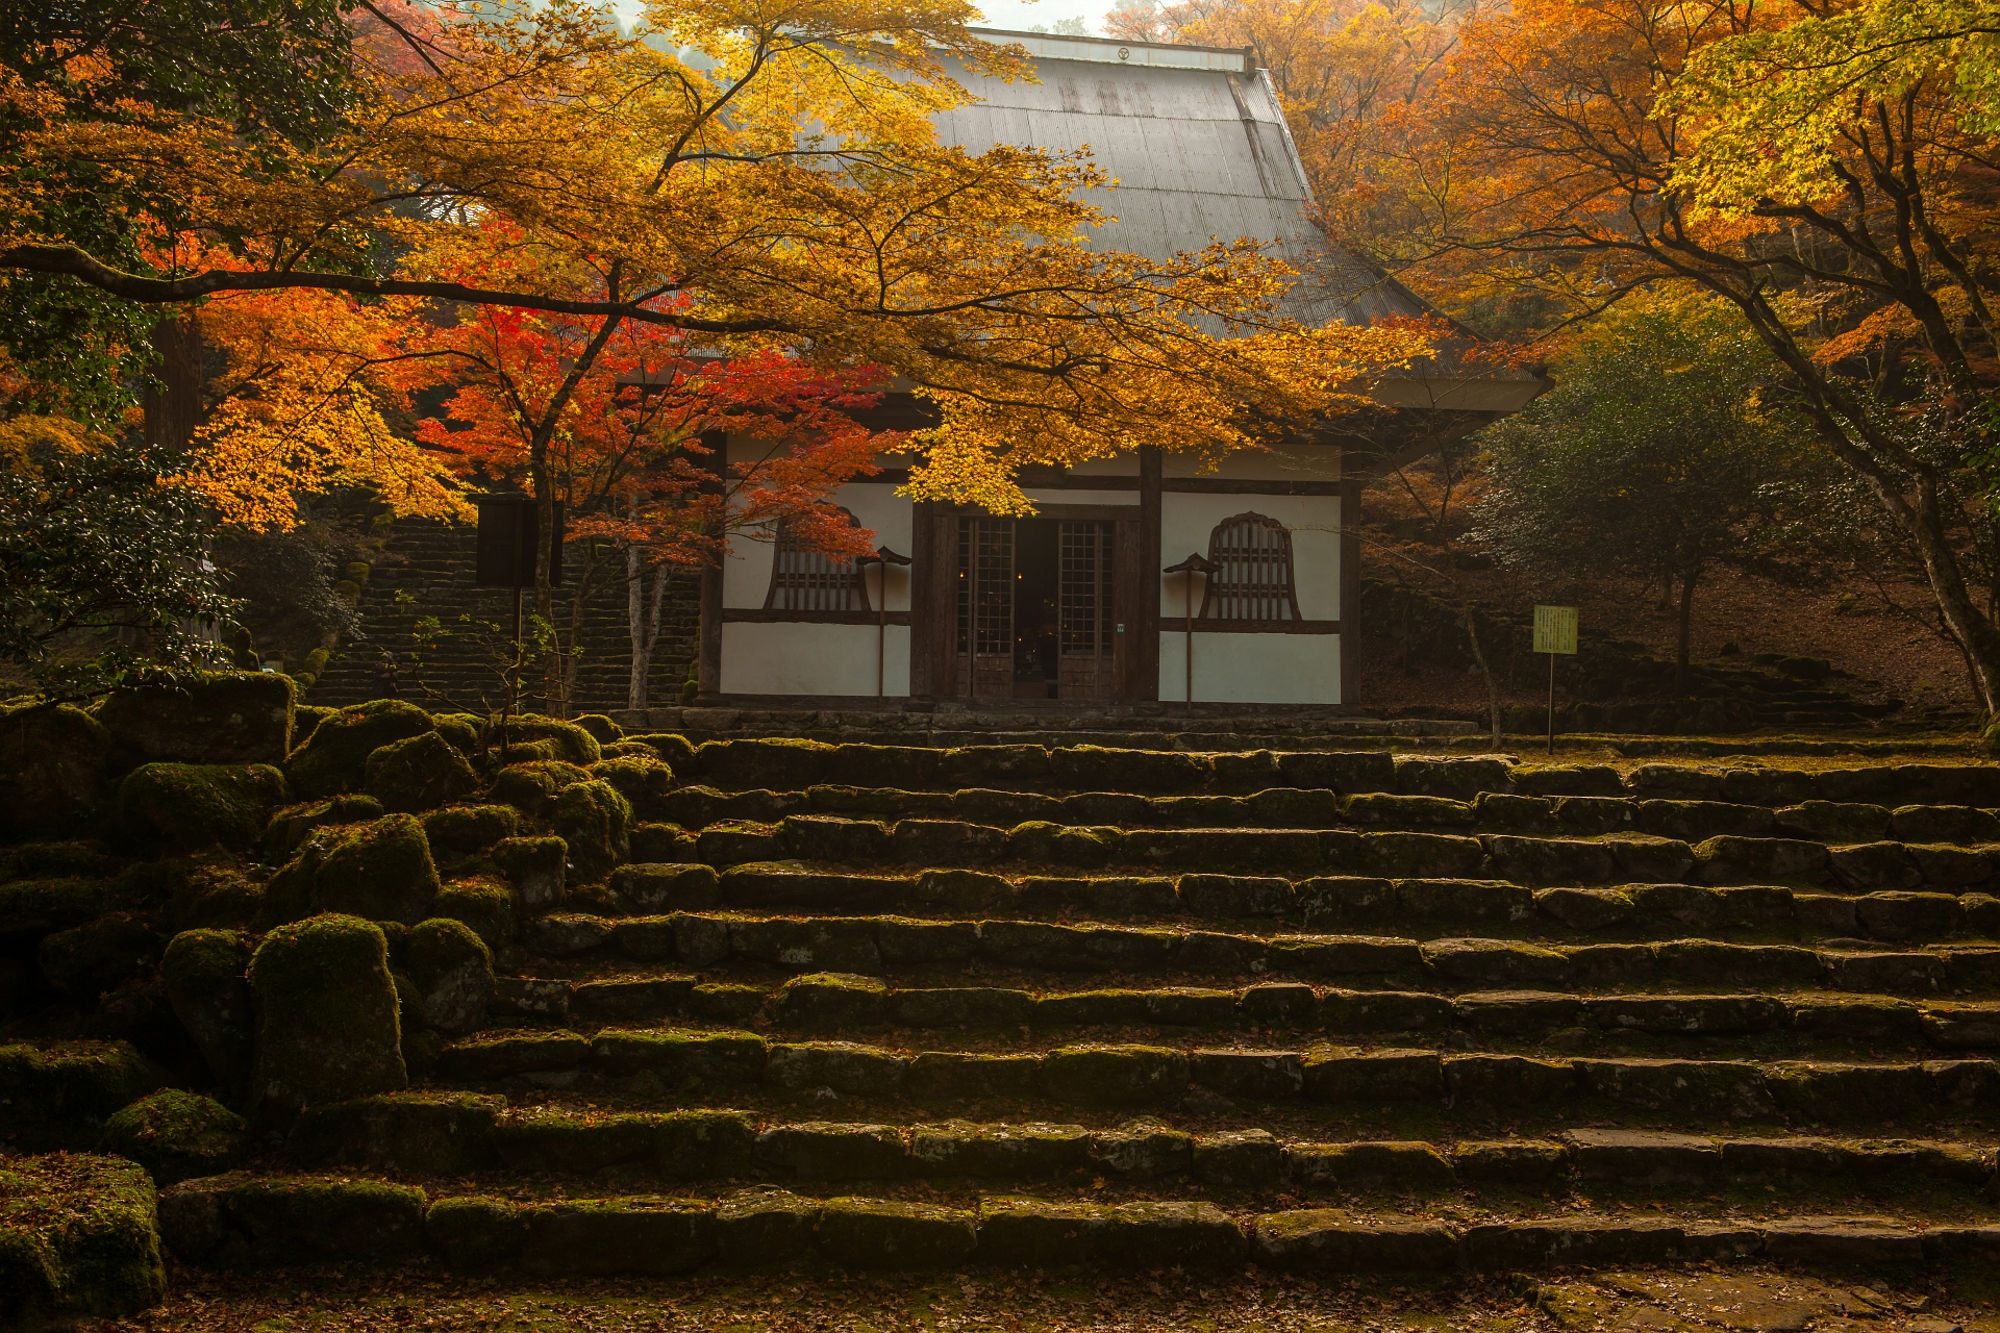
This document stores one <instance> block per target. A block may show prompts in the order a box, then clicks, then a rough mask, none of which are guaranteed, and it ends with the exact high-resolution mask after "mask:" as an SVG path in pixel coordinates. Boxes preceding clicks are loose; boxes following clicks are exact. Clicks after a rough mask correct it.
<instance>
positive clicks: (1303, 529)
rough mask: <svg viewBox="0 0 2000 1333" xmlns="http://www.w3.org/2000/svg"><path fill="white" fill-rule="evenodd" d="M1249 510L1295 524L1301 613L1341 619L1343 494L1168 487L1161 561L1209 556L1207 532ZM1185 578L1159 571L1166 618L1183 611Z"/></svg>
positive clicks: (1296, 586)
mask: <svg viewBox="0 0 2000 1333" xmlns="http://www.w3.org/2000/svg"><path fill="white" fill-rule="evenodd" d="M1245 513H1257V514H1264V515H1266V516H1268V517H1270V518H1274V519H1276V520H1278V522H1280V523H1283V524H1284V525H1285V526H1286V527H1287V528H1289V529H1291V533H1292V586H1293V588H1294V589H1295V590H1296V591H1297V593H1298V598H1299V614H1300V615H1301V616H1303V617H1304V618H1305V619H1307V620H1338V619H1340V618H1341V607H1340V497H1339V496H1337V495H1202V494H1194V493H1186V492H1179V491H1168V492H1167V493H1166V494H1165V495H1163V496H1161V497H1160V563H1161V564H1162V565H1174V564H1179V563H1180V562H1181V561H1182V560H1184V559H1186V558H1187V555H1188V553H1189V552H1190V551H1192V552H1196V553H1198V554H1201V555H1204V556H1205V555H1207V554H1208V537H1209V534H1210V533H1211V532H1213V531H1215V525H1216V524H1218V523H1220V522H1221V521H1222V520H1223V519H1225V518H1230V517H1233V516H1234V515H1237V514H1245ZM1186 583H1187V579H1186V577H1185V576H1184V575H1180V574H1172V575H1168V574H1162V575H1161V576H1160V619H1161V621H1162V622H1163V623H1164V622H1166V621H1169V620H1178V619H1180V617H1181V616H1182V614H1183V611H1182V606H1181V598H1182V591H1181V590H1182V589H1183V588H1184V587H1185V586H1186ZM1195 585H1196V592H1195V602H1194V609H1195V614H1197V615H1199V614H1201V590H1200V585H1201V579H1200V578H1199V577H1197V578H1196V579H1195ZM1259 637H1266V638H1269V637H1276V636H1271V635H1264V636H1259ZM1294 637H1296V636H1294ZM1321 637H1326V636H1321Z"/></svg>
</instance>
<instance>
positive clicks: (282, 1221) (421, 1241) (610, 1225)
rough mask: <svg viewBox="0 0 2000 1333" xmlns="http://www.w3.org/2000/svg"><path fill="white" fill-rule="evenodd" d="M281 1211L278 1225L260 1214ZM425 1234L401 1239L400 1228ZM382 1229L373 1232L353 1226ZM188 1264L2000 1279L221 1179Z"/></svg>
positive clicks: (1843, 1250) (1606, 1225)
mask: <svg viewBox="0 0 2000 1333" xmlns="http://www.w3.org/2000/svg"><path fill="white" fill-rule="evenodd" d="M274 1200H282V1201H285V1203H286V1204H287V1205H288V1206H284V1207H279V1208H273V1207H272V1206H271V1203H272V1201H274ZM413 1209H415V1210H417V1212H418V1213H419V1215H420V1217H421V1226H420V1230H419V1231H418V1232H417V1233H416V1234H414V1235H413V1234H412V1232H411V1228H410V1216H411V1212H412V1210H413ZM363 1219H365V1220H367V1221H372V1222H374V1223H376V1224H377V1225H378V1226H379V1228H380V1229H379V1230H377V1231H375V1232H372V1233H371V1232H368V1231H366V1230H365V1229H363V1228H360V1227H357V1226H356V1225H354V1224H355V1222H356V1221H359V1220H363ZM161 1229H162V1232H163V1234H164V1236H165V1238H166V1240H167V1243H168V1244H169V1245H170V1246H171V1247H172V1248H173V1250H174V1251H175V1253H176V1254H177V1255H178V1256H179V1257H181V1258H182V1259H183V1260H184V1261H186V1262H190V1263H196V1264H211V1265H214V1264H221V1265H230V1266H254V1265H259V1264H268V1263H273V1262H279V1263H282V1262H287V1261H288V1260H287V1259H286V1258H285V1257H284V1256H287V1255H290V1256H294V1257H295V1256H298V1255H312V1256H316V1257H324V1258H328V1259H334V1260H344V1261H349V1262H355V1261H363V1262H371V1261H380V1260H381V1259H383V1258H384V1257H385V1253H384V1252H385V1247H386V1246H388V1245H394V1246H396V1247H398V1249H399V1251H400V1254H399V1257H400V1258H402V1259H404V1260H407V1259H408V1258H410V1257H413V1256H415V1255H417V1254H419V1253H426V1254H428V1255H431V1256H435V1257H436V1258H437V1259H438V1260H439V1261H441V1262H443V1263H444V1264H446V1265H448V1266H450V1267H453V1268H458V1269H464V1270H471V1271H506V1270H517V1269H520V1268H523V1267H535V1268H538V1269H542V1268H546V1269H549V1270H551V1271H553V1270H556V1269H559V1268H561V1266H562V1265H563V1264H565V1263H572V1262H573V1263H574V1264H575V1265H576V1268H575V1270H574V1271H582V1272H588V1273H592V1274H596V1275H611V1274H614V1273H615V1274H632V1275H642V1276H643V1275H662V1274H671V1273H680V1272H688V1271H693V1270H697V1269H703V1268H709V1267H721V1266H724V1265H732V1266H754V1267H770V1266H778V1265H787V1264H794V1263H801V1262H811V1261H830V1262H832V1263H834V1264H837V1265H840V1266H843V1267H848V1268H855V1269H888V1270H895V1269H906V1270H907V1269H936V1268H957V1267H961V1266H968V1265H975V1264H977V1265H984V1266H1022V1265H1027V1266H1039V1265H1043V1264H1047V1263H1051V1262H1058V1261H1059V1262H1064V1263H1069V1264H1079V1265H1089V1266H1106V1267H1115V1268H1118V1269H1121V1270H1132V1269H1148V1268H1167V1267H1189V1266H1198V1267H1202V1268H1208V1269H1211V1270H1220V1271H1227V1270H1232V1269H1238V1268H1241V1267H1243V1266H1244V1265H1246V1264H1255V1265H1258V1266H1261V1267H1266V1268H1272V1269H1277V1270H1286V1271H1319V1272H1376V1271H1382V1270H1389V1271H1419V1272H1432V1273H1439V1274H1449V1273H1454V1272H1461V1271H1501V1270H1510V1269H1514V1270H1518V1269H1528V1270H1539V1269H1546V1268H1552V1267H1584V1268H1599V1267H1615V1268H1650V1267H1659V1266H1663V1265H1674V1264H1688V1263H1730V1262H1744V1261H1752V1260H1754V1261H1760V1262H1777V1263H1785V1264H1797V1265H1800V1266H1803V1267H1833V1268H1852V1267H1867V1268H1884V1267H1902V1268H1910V1269H1915V1268H1922V1267H1931V1268H1937V1269H1949V1268H1965V1269H1974V1270H1976V1268H1977V1267H1978V1266H1980V1265H1991V1264H1993V1263H1995V1262H2000V1228H1996V1227H1990V1226H1940V1227H1932V1228H1928V1229H1924V1230H1918V1229H1916V1228H1914V1227H1910V1226H1908V1225H1904V1224H1900V1223H1896V1222H1891V1221H1886V1220H1883V1219H1879V1218H1869V1217H1856V1218H1789V1217H1783V1216H1780V1217H1776V1218H1767V1219H1759V1220H1751V1219H1743V1220H1736V1219H1731V1220H1726V1221H1713V1222H1711V1221H1706V1220H1702V1219H1699V1218H1694V1219H1684V1218H1677V1217H1671V1216H1661V1215H1638V1216H1631V1215H1616V1216H1604V1215H1597V1214H1588V1213H1585V1214H1575V1213H1569V1214H1562V1215H1556V1216H1535V1215H1532V1214H1531V1215H1528V1216H1522V1217H1500V1218H1495V1219H1494V1220H1490V1221H1484V1222H1477V1223H1470V1224H1452V1223H1445V1222H1431V1221H1419V1220H1414V1219H1411V1218H1408V1217H1401V1216H1394V1215H1391V1216H1387V1217H1376V1216H1373V1215H1370V1214H1366V1213H1356V1212H1350V1211H1346V1210H1327V1209H1294V1210H1287V1211H1282V1212H1274V1213H1264V1214H1248V1213H1232V1212H1228V1211H1225V1210H1223V1209H1221V1208H1218V1207H1217V1206H1215V1205H1214V1204H1211V1203H1204V1202H1196V1201H1179V1200H1169V1201H1158V1202H1134V1203H1123V1204H1109V1205H1097V1204H1083V1203H1075V1202H1069V1201H1048V1200H1040V1199H1033V1198H1021V1197H1018V1196H999V1197H992V1198H988V1199H985V1200H983V1201H982V1202H981V1204H980V1206H979V1207H978V1208H977V1209H971V1208H943V1207H938V1206H935V1205H932V1204H928V1203H922V1202H916V1201H913V1200H908V1199H901V1198H852V1197H840V1198H828V1199H821V1198H811V1197H801V1196H797V1195H791V1194H786V1193H783V1192H781V1191H768V1190H757V1191H750V1192H746V1193H743V1194H738V1195H733V1196H729V1197H727V1198H724V1199H719V1200H718V1199H703V1198H674V1197H661V1196H655V1195H640V1196H630V1197H620V1198H607V1199H563V1200H519V1201H517V1200H511V1199H505V1198H498V1197H492V1196H480V1195H440V1196H438V1197H435V1198H426V1196H425V1195H424V1194H423V1193H422V1192H420V1191H418V1190H416V1189H413V1188H410V1187H403V1186H396V1185H391V1184H389V1183H387V1182H382V1181H372V1180H354V1179H348V1180H338V1181H336V1180H326V1181H304V1180H294V1179H290V1178H282V1177H279V1178H268V1177H267V1178H229V1177H219V1178H211V1179H205V1180H196V1181H189V1182H186V1183H185V1184H182V1185H179V1186H176V1187H174V1188H173V1189H172V1190H170V1191H168V1192H167V1193H166V1194H165V1195H163V1197H162V1199H161Z"/></svg>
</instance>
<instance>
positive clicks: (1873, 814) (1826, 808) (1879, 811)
mask: <svg viewBox="0 0 2000 1333" xmlns="http://www.w3.org/2000/svg"><path fill="white" fill-rule="evenodd" d="M1774 815H1775V821H1776V828H1777V831H1778V833H1779V834H1780V835H1781V836H1783V837H1787V838H1806V839H1809V840H1811V841H1813V842H1828V843H1870V842H1881V841H1884V840H1885V839H1887V838H1888V836H1889V812H1888V811H1887V810H1886V809H1884V808H1883V807H1882V806H1879V805H1870V804H1868V803H1866V802H1863V801H1801V802H1799V803H1798V804H1797V805H1788V806H1785V807H1784V808H1783V809H1781V810H1778V811H1775V812H1774Z"/></svg>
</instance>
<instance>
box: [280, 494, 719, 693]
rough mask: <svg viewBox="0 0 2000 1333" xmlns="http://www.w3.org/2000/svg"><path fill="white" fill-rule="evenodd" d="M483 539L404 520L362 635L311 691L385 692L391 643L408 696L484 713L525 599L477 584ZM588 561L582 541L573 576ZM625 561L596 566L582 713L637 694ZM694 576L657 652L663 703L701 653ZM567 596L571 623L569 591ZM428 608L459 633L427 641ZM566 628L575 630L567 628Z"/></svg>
mask: <svg viewBox="0 0 2000 1333" xmlns="http://www.w3.org/2000/svg"><path fill="white" fill-rule="evenodd" d="M476 543H477V534H476V533H475V532H474V530H473V528H472V527H471V526H470V525H460V526H455V527H454V526H449V525H446V524H442V523H436V522H432V521H430V520H427V519H404V520H400V521H398V522H397V523H396V524H395V525H394V526H393V527H392V528H391V529H390V532H389V535H388V539H387V541H386V542H385V543H384V551H383V554H382V556H381V557H380V558H378V559H377V560H376V562H375V564H374V565H373V567H372V570H371V572H370V575H369V579H368V586H367V588H366V589H364V590H363V592H362V595H361V600H360V602H359V604H358V608H357V609H358V610H359V612H360V616H361V629H360V632H359V634H357V635H356V636H355V637H354V638H353V639H351V640H349V641H348V642H346V643H344V644H342V645H341V646H340V647H339V648H338V649H336V650H335V651H334V653H333V654H332V656H331V657H330V658H329V660H328V662H327V665H326V669H325V670H324V671H323V672H321V673H320V676H319V678H318V679H317V680H316V681H314V683H313V686H312V688H311V689H310V690H309V691H308V692H307V695H306V702H308V703H313V704H320V705H324V706H330V707H345V706H348V705H351V704H356V703H360V702H362V701H363V700H367V699H373V698H375V697H376V696H377V695H378V694H379V693H380V692H381V691H380V688H379V686H378V683H377V673H378V671H379V668H380V665H381V660H382V653H383V652H384V650H387V651H389V652H393V653H394V654H395V655H396V657H397V660H398V662H399V664H400V666H399V671H398V681H397V691H398V693H399V694H400V695H401V696H402V697H403V698H406V699H412V700H416V701H417V702H419V703H421V704H423V705H424V706H426V707H432V708H438V709H441V710H443V711H453V710H463V711H471V712H480V711H483V709H482V708H481V707H480V701H481V700H482V699H486V700H490V701H492V702H493V703H494V705H495V706H496V707H497V705H498V702H499V700H500V697H501V692H502V688H503V687H502V685H501V681H500V674H499V670H498V668H497V667H496V666H495V665H494V653H495V651H496V649H497V648H498V647H500V646H502V645H501V642H500V641H501V639H504V638H505V636H506V635H507V634H509V633H511V629H512V624H513V614H514V601H513V594H512V593H511V592H509V591H507V590H506V589H503V588H481V587H478V586H476V585H475V584H474V583H473V561H474V554H475V550H476ZM583 560H584V553H583V552H581V551H580V550H577V549H572V550H571V552H570V554H569V560H568V569H569V572H570V574H571V577H572V578H575V577H578V576H580V571H581V569H582V566H583ZM614 572H616V573H617V574H618V575H619V577H617V578H616V579H615V580H612V579H608V578H607V576H606V575H605V574H604V572H603V571H601V570H600V571H599V572H598V574H597V575H596V576H594V578H593V590H592V591H591V593H590V594H589V596H588V597H587V599H586V602H585V606H584V612H583V618H582V621H581V625H582V630H581V635H580V641H581V644H582V649H583V652H582V656H581V658H580V660H579V661H578V665H577V678H576V692H575V699H574V703H573V707H572V708H571V710H570V711H571V712H573V713H582V712H595V711H601V710H604V709H608V708H623V707H625V705H626V703H627V700H628V693H627V684H628V680H629V677H630V673H631V662H632V650H631V634H630V630H629V628H628V625H627V620H626V609H625V584H624V581H623V577H622V567H621V569H620V570H618V571H614ZM695 583H696V581H695V580H694V579H693V578H692V577H689V578H683V579H678V580H675V581H674V583H673V586H672V587H671V588H670V589H669V591H668V594H667V598H666V602H665V606H664V609H663V612H662V614H663V616H664V618H665V620H666V622H667V628H666V629H665V630H664V631H663V632H662V634H661V636H660V642H659V645H658V647H657V648H656V649H655V651H654V655H653V663H652V672H651V680H650V681H649V689H650V692H651V697H652V700H653V702H655V703H658V704H674V703H677V702H678V701H679V699H680V690H681V682H682V681H683V680H685V679H686V678H687V669H688V663H689V662H690V661H691V660H692V659H693V656H694V651H695V639H696V636H697V633H698V629H699V616H700V607H699V603H698V601H697V599H696V596H695ZM399 594H407V598H405V597H402V596H399ZM557 602H558V610H559V615H561V616H562V617H564V618H565V619H564V623H565V626H567V619H566V617H567V614H568V607H567V602H566V601H565V599H564V596H563V593H562V590H558V598H557ZM530 609H532V606H531V608H530ZM419 616H434V617H436V618H437V620H438V621H439V623H440V625H441V626H442V627H443V628H444V629H445V630H446V631H448V632H449V633H448V635H447V636H446V637H445V638H443V639H441V640H440V641H439V642H438V643H437V645H436V646H435V647H430V648H424V649H418V648H417V647H416V640H415V639H414V637H413V635H412V631H413V630H414V628H415V626H416V622H417V618H418V617H419ZM468 616H469V617H471V619H472V620H473V621H478V622H486V623H489V624H493V625H498V626H499V627H500V631H501V633H500V636H499V637H498V638H496V636H494V635H493V634H491V633H488V632H484V631H478V630H474V629H472V628H470V627H469V626H468V625H467V624H466V623H465V620H464V618H465V617H468ZM564 632H565V635H567V632H568V631H567V628H565V631H564ZM419 659H421V660H419Z"/></svg>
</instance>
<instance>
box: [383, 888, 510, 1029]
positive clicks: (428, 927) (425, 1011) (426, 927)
mask: <svg viewBox="0 0 2000 1333" xmlns="http://www.w3.org/2000/svg"><path fill="white" fill-rule="evenodd" d="M402 957H403V971H404V972H405V973H406V974H408V976H409V978H410V980H411V982H412V983H414V984H415V986H416V990H417V1008H418V1012H419V1013H421V1014H422V1015H423V1021H424V1026H425V1027H427V1028H430V1029H432V1030H433V1031H437V1032H442V1033H445V1034H446V1035H447V1036H454V1037H455V1036H459V1035H461V1034H463V1033H467V1032H473V1031H477V1030H478V1029H479V1028H481V1027H483V1026H485V1023H486V1009H487V1006H488V1005H490V1004H492V1003H493V953H492V951H491V950H490V949H488V948H487V947H486V944H485V942H484V941H483V940H481V939H480V938H479V936H478V935H477V934H476V933H475V932H473V931H472V929H471V928H469V927H468V926H466V925H465V923H464V922H462V921H454V920H451V919H450V918H448V917H433V918H432V919H431V920H429V921H420V922H418V923H417V924H416V925H415V926H414V927H413V928H412V929H411V930H410V935H409V938H408V939H406V940H404V941H403V949H402Z"/></svg>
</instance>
